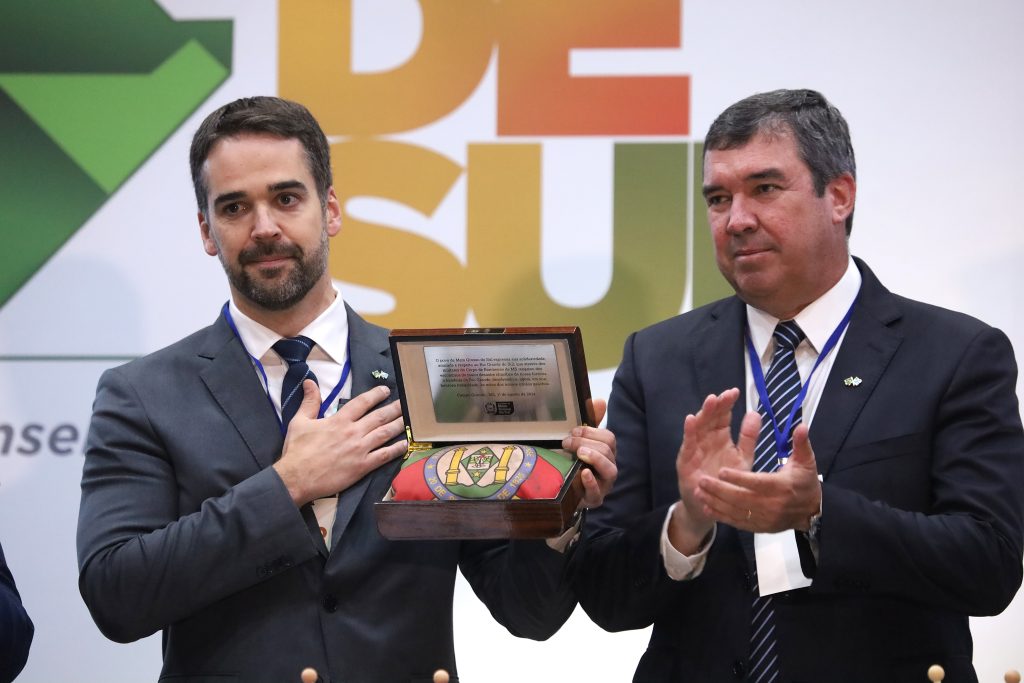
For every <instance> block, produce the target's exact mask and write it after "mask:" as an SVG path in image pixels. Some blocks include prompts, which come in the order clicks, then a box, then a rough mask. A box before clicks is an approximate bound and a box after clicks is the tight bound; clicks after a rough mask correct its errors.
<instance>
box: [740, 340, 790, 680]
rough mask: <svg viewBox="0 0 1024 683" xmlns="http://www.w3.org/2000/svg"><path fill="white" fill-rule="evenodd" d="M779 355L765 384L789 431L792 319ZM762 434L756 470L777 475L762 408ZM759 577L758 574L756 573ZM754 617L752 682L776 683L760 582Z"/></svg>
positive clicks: (769, 613) (771, 632)
mask: <svg viewBox="0 0 1024 683" xmlns="http://www.w3.org/2000/svg"><path fill="white" fill-rule="evenodd" d="M774 336H775V353H774V355H773V356H772V364H771V366H770V367H769V368H768V374H766V375H765V378H764V383H765V387H766V389H767V394H768V400H769V401H770V402H771V407H772V412H773V413H774V414H775V421H776V423H777V424H778V427H779V429H780V430H781V429H785V425H786V420H787V419H788V418H789V412H790V411H791V410H792V409H793V403H794V402H795V401H796V398H797V396H798V395H799V394H800V373H799V372H797V367H796V354H795V351H796V347H797V346H798V345H799V344H800V342H801V341H802V340H803V338H804V332H803V330H801V329H800V326H799V325H797V324H796V323H795V322H793V321H792V320H787V321H785V322H780V323H779V324H778V325H776V327H775V333H774ZM758 412H759V413H761V433H760V434H758V437H757V446H756V447H755V448H754V468H753V469H754V471H755V472H774V471H775V470H777V469H778V468H779V452H778V446H777V444H776V443H775V428H774V426H773V425H772V421H771V419H770V418H769V417H768V411H767V410H765V406H764V405H761V407H760V408H759V409H758ZM801 419H802V410H801V409H799V408H798V409H797V411H796V413H795V414H794V415H793V428H794V429H795V428H796V426H797V425H798V424H800V420H801ZM792 447H793V432H792V430H790V432H789V436H788V440H787V444H786V453H787V454H788V453H789V451H790V449H791V448H792ZM755 578H756V573H755ZM753 602H754V605H753V606H754V610H753V618H752V619H751V627H752V628H751V635H750V677H749V680H750V681H751V683H772V681H775V680H776V679H777V678H778V677H779V660H778V655H777V653H776V647H775V608H774V607H773V606H772V598H771V596H766V597H761V596H760V594H759V592H758V585H757V582H756V581H755V582H754V588H753Z"/></svg>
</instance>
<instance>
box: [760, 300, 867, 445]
mask: <svg viewBox="0 0 1024 683" xmlns="http://www.w3.org/2000/svg"><path fill="white" fill-rule="evenodd" d="M856 303H857V300H856V299H854V301H853V303H852V304H850V308H849V309H847V311H846V315H844V316H843V319H842V320H840V321H839V326H838V327H836V329H835V330H834V331H833V332H832V335H831V336H830V337H829V338H828V341H827V342H825V346H824V347H822V349H821V353H819V354H818V360H816V361H815V362H814V367H812V368H811V372H810V374H809V375H807V379H806V380H805V381H804V382H803V386H801V387H800V393H799V394H797V397H796V401H794V402H793V408H792V409H791V410H790V411H789V417H788V418H786V425H785V428H783V429H779V422H778V420H777V419H776V417H775V411H774V410H772V402H771V399H769V398H768V385H767V383H766V382H765V379H764V371H763V370H762V369H761V359H760V357H758V355H757V351H756V350H755V349H754V342H753V341H752V340H751V339H750V324H749V323H748V324H747V330H746V333H745V335H744V336H745V337H746V342H747V354H748V355H749V356H750V372H751V374H753V375H754V386H755V387H756V388H757V395H758V396H759V397H760V398H761V405H762V406H763V407H764V410H765V412H766V413H767V414H768V419H769V420H771V422H772V431H773V432H774V434H775V448H776V454H777V457H778V459H779V463H780V464H785V462H786V459H787V458H789V435H790V433H791V432H792V430H793V419H794V418H795V417H796V413H797V411H798V410H800V406H801V405H803V402H804V397H805V396H807V387H809V386H810V385H811V377H813V376H814V371H815V370H817V369H818V366H819V365H821V361H823V360H825V358H826V356H828V354H829V353H831V352H832V349H834V348H835V346H836V344H838V343H839V338H840V337H842V336H843V332H844V331H845V330H846V328H847V326H848V325H849V324H850V318H851V317H853V307H854V305H855V304H856ZM793 355H794V356H795V355H796V349H795V348H794V349H793Z"/></svg>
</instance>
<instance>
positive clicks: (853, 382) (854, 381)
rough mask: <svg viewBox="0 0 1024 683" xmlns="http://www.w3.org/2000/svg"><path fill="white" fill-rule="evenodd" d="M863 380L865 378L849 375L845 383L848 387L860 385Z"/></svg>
mask: <svg viewBox="0 0 1024 683" xmlns="http://www.w3.org/2000/svg"><path fill="white" fill-rule="evenodd" d="M863 381H864V380H862V379H861V378H860V377H856V376H854V377H847V378H846V379H844V380H843V384H845V385H846V386H848V387H859V386H860V384H861V382H863Z"/></svg>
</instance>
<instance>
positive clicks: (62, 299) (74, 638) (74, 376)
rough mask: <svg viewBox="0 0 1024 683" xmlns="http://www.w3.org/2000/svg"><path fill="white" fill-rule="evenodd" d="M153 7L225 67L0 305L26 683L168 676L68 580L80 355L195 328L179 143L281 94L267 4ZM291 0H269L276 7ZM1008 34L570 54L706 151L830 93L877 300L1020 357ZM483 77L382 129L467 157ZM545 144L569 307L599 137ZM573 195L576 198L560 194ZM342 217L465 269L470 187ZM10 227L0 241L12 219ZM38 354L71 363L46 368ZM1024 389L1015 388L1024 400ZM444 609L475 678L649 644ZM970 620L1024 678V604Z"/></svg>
mask: <svg viewBox="0 0 1024 683" xmlns="http://www.w3.org/2000/svg"><path fill="white" fill-rule="evenodd" d="M161 4H162V5H163V6H164V8H165V9H166V10H167V11H168V13H169V14H171V15H172V16H173V17H175V18H176V19H197V18H218V19H222V18H228V19H231V20H233V21H234V47H233V51H234V63H233V71H232V74H231V75H230V76H229V77H228V79H227V80H226V81H225V82H224V83H223V84H222V85H221V86H220V87H219V88H218V89H217V90H216V91H215V92H214V93H213V95H212V96H211V97H210V98H209V99H208V100H207V101H206V102H205V103H204V104H203V105H202V106H201V107H200V108H199V110H198V111H196V112H195V113H194V114H193V115H192V116H190V117H189V118H188V119H187V120H186V121H185V122H184V124H183V125H182V126H181V127H180V128H179V129H178V130H177V131H176V132H175V133H174V134H173V135H172V136H171V137H170V138H169V139H168V140H167V141H166V142H165V143H164V144H163V145H162V146H161V147H160V148H159V149H157V150H156V152H155V153H154V154H153V155H152V156H151V157H150V158H149V159H148V160H147V161H146V163H145V164H144V165H142V166H141V167H140V168H139V169H138V171H137V172H136V173H135V174H134V175H133V176H132V177H131V178H130V179H129V181H128V182H127V183H126V184H124V185H123V186H122V187H121V188H120V189H119V190H118V191H117V192H116V193H114V194H113V196H112V197H111V198H110V199H109V200H108V201H107V202H106V203H105V204H103V206H102V207H101V208H100V209H99V210H98V211H97V212H96V213H94V214H93V215H92V216H91V217H90V218H89V220H88V221H87V222H86V223H85V224H84V225H83V226H82V227H81V229H80V230H78V232H77V233H76V234H75V235H74V236H73V237H72V238H71V239H70V240H69V241H68V242H67V243H66V244H65V245H64V247H63V248H62V249H61V250H60V251H59V252H58V253H57V254H56V255H55V256H54V257H53V258H51V259H50V260H49V261H48V262H47V263H46V265H45V267H43V268H42V269H41V270H39V271H38V272H37V273H36V274H35V276H34V277H33V278H32V279H31V280H30V281H29V282H28V283H27V284H26V285H25V286H24V287H22V288H21V289H20V290H19V291H18V292H17V294H16V295H15V296H14V297H12V298H11V299H10V300H9V301H8V302H7V303H6V304H5V305H3V307H2V308H0V425H3V426H5V428H6V427H7V426H9V427H10V429H11V430H13V431H14V436H13V438H6V437H5V439H6V440H0V541H2V543H3V547H4V550H5V552H6V554H7V557H8V560H9V562H10V565H11V567H12V569H13V571H14V573H15V576H16V579H17V581H18V585H19V588H20V589H21V592H22V594H23V598H24V601H25V604H26V606H27V608H28V610H29V612H30V613H31V616H32V617H33V619H34V620H35V622H36V626H37V634H36V640H35V643H34V645H33V649H32V654H31V656H30V660H29V664H28V666H27V668H26V669H25V672H24V673H23V675H22V676H21V678H19V681H26V682H29V683H35V682H38V683H44V682H49V681H75V682H82V683H85V682H96V683H100V682H102V683H119V682H123V683H134V682H136V681H144V680H155V679H156V677H157V673H158V671H159V668H160V641H159V637H158V636H156V637H152V638H149V639H147V640H145V641H142V642H140V643H136V644H132V645H118V644H114V643H110V642H108V641H106V640H105V639H104V638H103V637H102V636H101V635H100V634H99V632H98V631H97V629H96V628H95V626H94V625H93V624H92V622H91V620H90V618H89V616H88V614H87V612H86V610H85V608H84V606H83V604H82V601H81V599H80V597H79V595H78V591H77V585H76V580H77V569H76V559H75V544H74V533H75V524H76V516H77V505H78V499H79V490H78V481H79V476H80V471H81V461H82V457H81V446H82V441H83V439H84V432H85V430H86V428H87V425H88V419H89V413H90V404H91V401H92V396H93V392H94V389H95V383H96V380H97V378H98V376H99V374H100V372H101V371H102V370H103V369H105V368H106V367H108V366H110V365H112V364H114V361H112V360H104V359H95V360H92V359H89V358H86V357H87V356H93V355H95V356H103V357H109V356H125V357H128V356H136V355H140V354H144V353H147V352H150V351H152V350H155V349H157V348H159V347H161V346H163V345H165V344H167V343H170V342H172V341H174V340H176V339H177V338H179V337H181V336H184V335H185V334H187V333H189V332H191V331H192V330H194V329H196V328H198V327H200V326H203V325H206V324H208V323H209V322H210V321H212V320H213V319H214V317H215V316H216V314H217V311H218V308H219V306H220V304H221V303H222V302H223V301H224V300H225V298H226V296H227V288H226V286H225V283H224V278H223V275H222V272H221V270H220V266H219V264H218V263H217V261H216V260H215V259H211V258H209V257H207V256H206V255H205V254H204V253H203V252H202V249H201V244H200V241H199V235H198V230H197V226H196V219H195V209H194V200H193V195H192V188H191V185H190V181H189V178H188V169H187V148H188V143H189V140H190V138H191V134H192V132H193V131H194V130H195V127H196V126H197V125H198V123H199V121H201V120H202V118H203V117H204V116H205V115H206V114H207V113H209V111H211V110H212V109H213V108H215V107H217V106H219V105H221V104H223V103H224V102H226V101H229V100H231V99H234V98H236V97H240V96H244V95H250V94H257V93H276V92H277V90H278V83H277V67H278V55H277V52H276V45H277V31H276V22H277V17H278V11H279V9H278V6H277V4H278V3H277V2H275V1H274V0H249V1H247V2H244V3H243V2H238V1H234V0H162V1H161ZM638 4H639V3H638ZM287 7H288V0H282V7H281V9H280V11H281V12H284V11H287ZM354 7H355V9H356V15H355V16H356V22H355V28H354V30H355V32H356V33H357V34H358V35H359V36H360V38H359V40H356V41H355V43H354V50H355V54H354V63H355V65H356V67H357V68H362V69H365V70H367V71H383V70H387V69H389V68H396V67H398V66H400V65H401V63H402V62H403V61H404V60H405V59H407V58H408V57H409V56H410V55H412V54H413V53H414V52H415V51H416V46H417V44H418V41H419V31H420V30H421V26H420V23H419V21H420V20H419V16H420V15H419V9H418V5H417V2H416V0H354ZM1022 34H1024V4H1021V3H1019V2H1016V1H1015V0H1002V1H999V0H988V1H984V0H982V1H980V2H974V3H967V2H962V1H953V0H905V1H903V2H891V1H887V0H864V1H862V2H858V3H811V2H806V1H801V0H776V1H775V2H770V3H749V2H745V1H742V0H693V1H692V2H687V3H685V5H684V7H683V22H682V45H681V47H677V48H665V49H660V48H659V49H649V48H644V49H618V50H608V49H605V50H578V51H575V52H574V54H573V55H572V59H571V68H572V69H573V73H574V74H575V75H577V76H585V75H607V74H616V75H641V74H660V75H683V74H687V75H689V76H690V78H691V91H690V94H691V104H692V108H691V121H692V137H693V138H694V139H698V140H699V139H701V138H702V137H703V133H704V131H706V130H707V126H708V125H709V124H710V122H711V120H712V119H713V118H714V116H715V115H716V114H717V113H718V112H720V111H721V110H722V109H723V108H724V107H726V106H728V105H729V104H731V103H732V102H734V101H736V100H737V99H740V98H742V97H744V96H746V95H748V94H751V93H753V92H758V91H765V90H770V89H774V88H779V87H812V88H815V89H819V90H821V91H822V92H824V93H825V94H826V96H828V97H829V98H830V99H831V100H832V101H833V102H834V103H835V104H836V105H837V106H838V107H839V108H840V110H841V111H843V113H844V114H845V116H846V118H847V120H848V121H849V123H850V127H851V130H852V134H853V139H854V146H855V149H856V152H857V157H858V162H859V164H858V165H859V169H858V171H859V172H858V177H859V196H858V202H857V212H856V223H855V226H854V227H855V230H854V232H853V238H852V242H851V245H852V251H853V253H854V254H856V255H859V256H861V257H863V258H865V259H866V260H867V261H868V262H869V263H870V264H871V266H872V268H873V269H874V270H875V272H876V274H878V276H879V277H880V278H881V279H882V281H883V282H884V283H885V284H886V285H887V286H888V287H889V288H890V289H892V290H894V291H896V292H899V293H901V294H905V295H907V296H911V297H914V298H917V299H921V300H924V301H928V302H932V303H936V304H939V305H943V306H947V307H949V308H954V309H959V310H963V311H966V312H968V313H971V314H973V315H975V316H977V317H979V318H981V319H983V320H985V321H987V322H989V323H991V324H993V325H995V326H997V327H1000V328H1001V329H1003V330H1004V331H1005V332H1007V334H1009V336H1010V338H1011V340H1012V341H1013V343H1014V346H1015V348H1016V349H1018V351H1019V350H1020V349H1022V348H1024V319H1022V315H1021V310H1022V308H1021V305H1020V303H1019V302H1018V294H1019V292H1021V291H1024V269H1022V268H1021V267H1020V265H1019V264H1020V262H1021V260H1022V258H1024V218H1022V217H1021V215H1019V214H1018V212H1016V211H1015V210H1014V209H1015V207H1016V203H1017V201H1019V196H1020V195H1019V194H1018V193H1019V192H1020V189H1019V187H1018V185H1017V183H1016V176H1017V173H1018V172H1019V165H1020V159H1021V158H1022V157H1024V143H1022V136H1021V135H1020V132H1019V127H1020V122H1019V119H1020V114H1019V112H1021V111H1022V110H1024V81H1022V79H1021V78H1020V76H1019V74H1018V73H1017V72H1018V70H1019V69H1020V67H1021V65H1022V64H1024V43H1022V41H1021V39H1020V36H1021V35H1022ZM495 89H496V76H495V69H494V64H493V62H492V64H491V68H490V69H489V70H488V71H487V72H486V74H485V76H484V78H483V80H482V81H481V83H480V85H479V86H478V87H477V89H476V90H475V91H474V92H473V94H472V96H471V97H470V98H469V99H468V100H467V101H466V102H465V103H464V104H463V105H462V106H461V107H460V108H459V110H458V111H456V112H453V114H452V115H451V116H450V117H449V118H448V119H445V120H444V121H441V122H438V123H437V124H434V125H432V126H428V127H426V128H424V129H421V130H417V131H411V132H408V133H405V134H403V135H401V136H396V138H398V139H403V140H408V141H413V142H416V143H417V144H420V145H423V146H426V147H430V148H433V149H438V150H443V151H444V152H445V153H446V154H448V155H450V156H452V157H453V158H454V159H455V160H456V161H457V162H458V163H460V164H464V163H465V148H466V143H467V141H478V140H486V141H493V140H494V139H495V138H494V135H495V133H494V120H495V105H494V99H495ZM537 141H540V142H542V143H543V144H544V145H545V152H546V156H545V161H544V164H545V165H544V191H545V196H547V195H548V194H550V195H551V196H559V197H560V199H559V200H558V201H557V202H556V201H545V203H544V205H543V221H544V225H543V250H542V254H543V264H542V265H543V274H544V278H545V285H546V287H547V289H548V291H549V293H550V294H551V296H552V297H553V298H554V299H556V300H558V301H560V302H562V303H563V304H564V305H568V306H583V305H586V304H588V303H592V302H593V301H596V300H598V299H600V297H601V296H602V293H603V292H604V291H605V290H606V289H607V287H608V285H609V277H610V273H611V262H612V261H611V259H612V257H613V254H612V249H611V237H612V230H611V228H612V220H611V205H610V199H609V194H610V178H611V167H610V164H611V158H610V154H609V153H608V149H609V146H608V144H607V143H606V144H604V145H603V146H602V145H601V144H600V143H598V142H594V141H591V140H582V141H581V140H574V139H568V138H552V139H546V140H545V139H538V140H537ZM572 187H577V188H581V187H582V188H588V189H587V190H586V191H579V190H578V189H577V191H575V192H566V191H564V190H565V189H566V188H572ZM594 187H597V188H606V189H600V190H599V191H594V190H593V188H594ZM59 199H60V193H59V188H54V200H55V201H59ZM350 208H351V210H352V211H353V212H359V213H361V214H362V215H365V216H368V217H373V218H375V219H377V220H378V221H379V222H380V223H382V224H385V225H395V226H401V228H402V229H405V230H409V231H412V232H418V233H420V234H425V235H429V237H430V239H432V240H435V241H437V242H438V243H440V244H443V245H445V246H446V247H447V248H448V249H449V250H451V251H452V252H453V253H455V254H457V255H461V257H462V258H465V256H464V254H465V234H464V232H465V225H464V221H465V216H464V214H465V183H464V182H462V181H460V182H459V183H457V184H456V185H455V186H454V187H453V189H452V191H451V193H450V195H449V196H447V197H446V198H445V200H444V202H443V203H442V205H441V206H440V207H439V208H438V211H437V212H436V213H435V214H434V215H433V216H431V217H429V218H425V217H423V216H421V215H418V214H416V215H412V214H411V213H410V212H409V211H408V210H403V209H402V208H401V207H397V206H394V205H392V204H390V203H385V202H374V201H372V200H368V201H365V202H364V203H363V204H356V203H353V206H352V207H350ZM2 216H3V208H2V207H0V217H2ZM2 225H3V228H2V229H3V232H4V233H5V234H6V233H7V232H8V231H10V230H15V229H17V227H16V226H13V225H9V224H8V223H7V222H6V221H5V222H3V224H2ZM338 277H339V287H340V288H341V290H342V292H343V294H344V296H345V297H346V299H347V300H348V301H349V302H350V303H352V304H353V305H354V306H355V307H356V308H357V309H359V310H362V311H365V312H369V313H383V312H386V311H387V310H388V309H389V307H390V306H391V305H392V303H393V300H392V299H391V298H390V297H389V296H388V295H387V294H386V293H382V292H378V291H374V290H371V289H369V288H366V287H362V286H359V285H357V284H355V283H348V282H346V281H345V280H344V279H343V278H344V274H338ZM470 321H471V319H468V320H467V322H470ZM46 355H54V356H61V357H67V356H75V357H77V360H74V361H68V360H59V361H58V360H48V359H45V358H39V356H46ZM25 356H33V357H35V359H31V358H30V359H25V358H24V357H25ZM611 373H612V371H611V370H600V371H597V372H594V373H592V378H591V379H592V386H593V391H594V394H595V395H597V396H606V395H607V393H608V390H609V388H610V384H611ZM1022 387H1024V384H1022V383H1021V382H1020V381H1018V395H1021V394H1022V391H1021V389H1022ZM681 418H682V416H680V419H681ZM33 425H38V427H34V426H33ZM26 429H27V430H28V431H27V432H26ZM26 434H28V435H29V436H30V437H31V436H34V437H39V438H40V439H41V443H40V446H39V448H38V449H35V451H36V452H34V453H32V454H25V453H23V452H19V446H20V447H21V449H22V450H33V449H32V448H30V446H31V439H30V438H29V439H28V440H26V438H28V437H26V436H25V435H26ZM977 580H979V581H984V580H985V577H984V576H979V577H977ZM455 617H456V631H457V632H456V643H457V649H458V656H459V666H460V673H461V676H462V678H463V680H465V681H471V682H472V681H487V682H488V683H495V682H500V681H513V680H522V679H523V678H526V679H532V680H538V681H556V680H566V681H570V680H571V681H588V682H591V681H592V682H594V683H598V682H605V681H607V682H612V681H624V680H629V679H630V677H631V675H632V671H633V668H634V666H635V663H636V661H637V659H638V657H639V656H640V653H641V652H642V651H643V649H644V646H645V642H646V637H647V633H646V632H632V633H623V634H607V633H604V632H602V631H601V630H599V629H598V628H597V627H595V626H593V625H592V624H590V622H589V621H588V620H587V619H586V616H585V615H584V614H583V613H582V612H581V611H580V610H577V613H576V614H575V615H574V616H573V618H572V619H571V620H570V622H569V624H568V625H567V626H565V627H564V628H563V629H562V631H560V632H559V633H558V634H557V635H556V636H555V637H554V638H553V639H552V640H551V641H549V642H547V643H539V644H538V643H532V642H521V641H518V640H515V639H513V638H512V637H511V636H508V635H507V634H505V633H504V632H503V631H502V630H501V629H500V627H498V626H497V625H496V624H494V622H493V621H492V620H491V618H490V616H489V615H488V614H487V612H486V610H485V609H484V608H483V606H482V605H480V604H479V603H478V602H477V601H476V599H475V597H474V596H473V595H472V593H471V591H470V590H469V589H468V587H467V586H466V584H465V583H463V582H461V579H460V583H459V587H458V596H457V600H456V604H455ZM972 627H973V630H974V633H975V641H976V643H975V651H976V656H975V663H976V666H977V668H978V670H979V675H980V677H981V680H982V681H992V682H994V681H999V680H1002V679H1001V676H1002V673H1003V671H1005V670H1006V669H1007V668H1009V667H1011V666H1013V667H1017V668H1024V654H1022V652H1024V648H1022V647H1021V645H1022V640H1024V639H1022V637H1021V636H1020V635H1019V634H1020V633H1022V632H1024V598H1022V597H1021V596H1018V599H1017V600H1016V601H1015V602H1014V603H1013V605H1011V607H1010V608H1009V609H1008V610H1007V611H1006V612H1005V613H1004V614H1002V615H1000V616H998V617H994V618H986V619H975V620H973V622H972ZM481 643H485V644H486V647H480V644H481ZM513 648H515V652H516V656H515V660H514V665H511V666H508V665H501V666H496V665H495V654H494V653H503V652H510V651H511V650H512V649H513ZM500 659H501V658H500V657H499V660H500ZM503 661H505V660H503ZM841 665H842V663H839V662H837V666H841Z"/></svg>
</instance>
